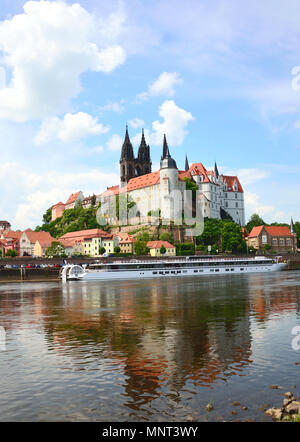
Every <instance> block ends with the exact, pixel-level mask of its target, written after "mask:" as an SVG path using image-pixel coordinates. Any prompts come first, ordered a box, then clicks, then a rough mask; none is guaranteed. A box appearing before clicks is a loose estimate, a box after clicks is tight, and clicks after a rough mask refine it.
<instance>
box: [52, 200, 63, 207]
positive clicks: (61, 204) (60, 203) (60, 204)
mask: <svg viewBox="0 0 300 442" xmlns="http://www.w3.org/2000/svg"><path fill="white" fill-rule="evenodd" d="M59 206H64V203H62V202H61V201H60V202H59V203H57V204H55V205H54V206H52V209H54V208H55V207H59Z"/></svg>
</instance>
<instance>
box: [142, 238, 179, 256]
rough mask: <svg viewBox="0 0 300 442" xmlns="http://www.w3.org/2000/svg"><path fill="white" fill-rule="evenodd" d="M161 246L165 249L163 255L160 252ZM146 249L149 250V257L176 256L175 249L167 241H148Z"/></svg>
mask: <svg viewBox="0 0 300 442" xmlns="http://www.w3.org/2000/svg"><path fill="white" fill-rule="evenodd" d="M162 246H163V247H164V248H165V249H166V253H165V254H164V255H162V254H161V252H160V249H161V247H162ZM147 247H148V248H149V249H150V255H151V256H176V247H175V246H173V245H172V244H170V243H169V242H168V241H149V242H147Z"/></svg>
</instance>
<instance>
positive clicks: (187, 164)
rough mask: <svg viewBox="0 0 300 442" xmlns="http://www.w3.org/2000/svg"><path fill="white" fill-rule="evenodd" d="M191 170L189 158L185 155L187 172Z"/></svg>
mask: <svg viewBox="0 0 300 442" xmlns="http://www.w3.org/2000/svg"><path fill="white" fill-rule="evenodd" d="M189 168H190V165H189V162H188V157H187V154H185V171H186V172H187V171H188V170H189Z"/></svg>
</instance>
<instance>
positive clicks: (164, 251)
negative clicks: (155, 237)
mask: <svg viewBox="0 0 300 442" xmlns="http://www.w3.org/2000/svg"><path fill="white" fill-rule="evenodd" d="M166 252H167V249H166V248H165V246H163V245H162V246H161V248H160V254H161V255H165V254H166Z"/></svg>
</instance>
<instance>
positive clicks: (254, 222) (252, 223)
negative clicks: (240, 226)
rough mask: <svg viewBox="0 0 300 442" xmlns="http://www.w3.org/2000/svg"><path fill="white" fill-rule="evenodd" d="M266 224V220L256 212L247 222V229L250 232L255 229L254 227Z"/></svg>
mask: <svg viewBox="0 0 300 442" xmlns="http://www.w3.org/2000/svg"><path fill="white" fill-rule="evenodd" d="M266 225H267V224H266V223H265V222H264V220H263V219H262V218H261V217H260V216H259V215H258V214H257V213H254V214H253V215H252V216H251V218H250V220H249V221H248V223H247V224H246V230H247V232H248V233H251V230H252V229H253V227H258V226H266Z"/></svg>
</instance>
